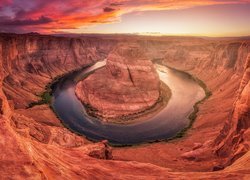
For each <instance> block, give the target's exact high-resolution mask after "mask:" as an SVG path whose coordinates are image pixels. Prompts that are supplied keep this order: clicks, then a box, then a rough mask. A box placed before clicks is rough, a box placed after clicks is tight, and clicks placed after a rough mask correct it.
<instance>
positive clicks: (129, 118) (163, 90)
mask: <svg viewBox="0 0 250 180" xmlns="http://www.w3.org/2000/svg"><path fill="white" fill-rule="evenodd" d="M171 94H172V93H171V89H170V88H169V87H168V86H167V85H166V84H165V83H163V82H162V81H161V83H160V96H159V98H158V100H157V102H156V103H155V104H154V105H153V106H151V107H149V108H147V109H144V110H142V111H140V112H137V113H133V114H128V115H123V116H121V117H118V118H104V117H102V116H100V115H99V113H98V111H97V110H96V109H95V108H93V107H91V106H90V105H89V104H84V103H83V104H84V107H85V108H86V112H87V114H88V115H89V116H90V117H94V118H97V119H99V120H100V121H103V122H105V123H111V124H123V125H126V124H132V123H138V122H141V121H144V120H147V119H149V118H150V117H153V116H154V115H155V114H157V113H158V112H160V111H161V110H162V109H163V108H164V107H166V106H167V104H168V101H169V99H170V98H171Z"/></svg>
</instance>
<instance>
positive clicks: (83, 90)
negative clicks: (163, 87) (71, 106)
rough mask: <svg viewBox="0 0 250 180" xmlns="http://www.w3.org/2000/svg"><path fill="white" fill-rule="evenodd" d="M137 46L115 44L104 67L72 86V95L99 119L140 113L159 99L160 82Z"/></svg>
mask: <svg viewBox="0 0 250 180" xmlns="http://www.w3.org/2000/svg"><path fill="white" fill-rule="evenodd" d="M144 51H145V50H143V49H142V47H140V46H138V44H118V45H117V47H116V48H114V50H113V51H112V52H111V53H110V54H109V55H108V57H107V64H106V67H104V68H102V69H100V70H97V71H96V72H94V73H93V74H91V75H89V76H88V77H87V78H86V79H84V80H82V81H80V82H79V83H78V84H77V86H76V90H75V92H76V95H77V96H78V98H79V99H80V100H81V101H82V102H83V103H84V104H88V105H90V106H92V107H93V108H94V109H96V110H97V111H96V112H95V114H96V115H99V116H101V117H103V118H118V117H121V116H124V115H129V114H133V113H138V112H141V111H143V110H145V109H148V108H150V107H151V106H153V105H154V104H155V103H156V102H157V100H158V99H159V92H160V80H159V77H158V74H157V72H156V70H155V68H154V66H153V63H152V62H151V61H150V60H149V59H148V58H147V57H146V56H145V52H144Z"/></svg>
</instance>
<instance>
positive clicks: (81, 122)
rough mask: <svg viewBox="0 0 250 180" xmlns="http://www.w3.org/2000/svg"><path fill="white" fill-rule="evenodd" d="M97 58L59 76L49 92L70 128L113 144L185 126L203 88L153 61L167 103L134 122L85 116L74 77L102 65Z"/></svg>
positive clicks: (147, 138)
mask: <svg viewBox="0 0 250 180" xmlns="http://www.w3.org/2000/svg"><path fill="white" fill-rule="evenodd" d="M105 64H106V61H102V62H99V63H98V64H95V65H94V66H91V67H90V68H87V69H85V70H83V71H81V72H77V73H73V74H71V75H69V76H66V77H64V78H63V79H61V80H60V81H59V82H58V83H57V84H56V86H55V89H54V92H53V103H52V106H53V108H54V110H55V111H56V113H57V114H58V116H59V117H60V119H61V120H62V121H63V123H64V124H65V125H66V126H68V127H69V128H70V129H72V130H74V131H76V132H78V133H80V134H83V135H85V136H86V137H88V138H90V139H93V140H103V139H107V140H108V141H109V142H111V143H116V144H137V143H142V142H146V141H154V140H160V139H167V138H170V137H173V136H174V135H176V134H177V133H178V132H179V131H180V130H182V129H183V128H185V127H186V126H188V124H189V119H188V118H187V117H188V116H189V114H190V113H191V112H192V111H193V105H194V104H195V103H196V102H197V101H199V100H201V99H202V98H203V97H204V96H205V92H204V90H203V89H202V88H201V87H200V86H199V85H198V84H197V83H196V82H195V81H194V80H193V79H192V78H191V77H190V76H189V75H188V74H185V73H182V72H179V71H176V70H173V69H169V68H167V67H164V66H158V65H157V69H158V70H157V71H158V73H159V76H160V79H161V80H162V81H163V82H164V83H166V84H167V85H168V86H169V88H170V89H171V91H172V97H171V98H170V100H169V103H168V105H167V106H166V107H165V108H164V109H163V110H162V111H160V112H159V113H158V114H156V115H155V116H154V117H152V118H150V119H148V120H146V121H143V122H137V123H135V124H128V125H118V124H108V123H103V122H101V121H98V120H96V119H93V118H91V117H88V116H87V115H86V112H85V109H84V107H83V105H82V104H81V102H80V101H79V100H78V99H77V97H76V95H75V92H74V90H75V85H76V82H75V81H74V79H79V78H80V77H83V76H84V75H85V74H86V73H88V72H90V71H92V70H94V69H96V68H99V67H102V66H104V65H105Z"/></svg>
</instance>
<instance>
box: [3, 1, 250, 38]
mask: <svg viewBox="0 0 250 180" xmlns="http://www.w3.org/2000/svg"><path fill="white" fill-rule="evenodd" d="M0 32H14V33H28V32H39V33H43V34H54V33H101V34H104V33H105V34H106V33H107V34H109V33H137V34H147V35H191V36H213V37H215V36H224V37H225V36H249V35H250V0H238V1H233V0H32V1H29V0H0Z"/></svg>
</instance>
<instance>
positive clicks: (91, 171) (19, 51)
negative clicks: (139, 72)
mask: <svg viewBox="0 0 250 180" xmlns="http://www.w3.org/2000/svg"><path fill="white" fill-rule="evenodd" d="M119 41H120V42H125V43H127V42H130V41H136V42H137V43H139V44H140V45H141V46H142V47H144V48H145V49H146V53H147V56H148V57H151V59H155V60H156V59H157V60H159V61H160V62H161V63H162V64H165V65H169V66H172V67H175V68H177V69H182V70H185V71H188V72H190V73H192V74H194V75H195V76H197V77H199V78H200V79H202V80H203V81H204V82H205V83H206V84H207V85H208V87H209V89H210V90H211V91H212V93H213V95H212V96H211V97H210V98H209V99H208V100H207V101H205V102H204V103H202V104H200V105H199V113H198V114H197V119H196V121H195V122H194V124H193V127H192V128H191V129H190V130H189V131H188V133H187V134H186V135H185V138H182V139H180V140H175V141H171V142H168V143H153V144H147V145H144V146H136V147H128V148H114V149H113V150H112V154H111V150H110V148H109V147H108V145H107V144H106V143H105V142H100V143H91V142H89V141H88V140H86V139H85V138H84V137H81V136H78V135H76V134H74V133H72V132H70V131H69V130H68V129H66V128H64V127H63V126H62V125H61V123H60V120H59V119H58V118H57V117H56V116H55V115H54V114H53V112H52V111H51V109H50V108H49V106H48V105H41V106H35V107H33V108H29V109H25V107H27V105H28V104H29V103H30V102H34V101H36V100H37V99H38V97H37V96H36V95H37V94H39V93H41V92H42V91H44V90H45V86H46V84H47V83H48V82H50V81H51V80H52V78H54V77H56V76H58V75H62V74H64V73H66V72H69V71H71V70H73V69H78V68H80V67H81V66H84V65H87V64H89V63H92V62H94V61H97V60H99V59H104V58H106V57H107V55H108V54H109V53H110V51H111V49H113V47H114V45H115V44H116V43H117V42H119ZM249 53H250V42H249V41H248V40H237V39H230V40H219V39H215V40H207V39H206V40H205V39H201V38H184V37H180V38H178V37H160V38H159V37H137V36H133V37H128V36H124V37H119V38H116V37H109V38H105V37H98V38H90V37H83V38H77V39H74V38H64V37H52V36H40V35H13V34H1V35H0V108H1V113H0V136H1V140H0V174H1V179H10V178H12V179H91V178H93V177H96V178H97V179H112V178H114V177H115V179H146V178H148V179H248V178H249V172H250V163H249V162H250V152H249V139H250V138H249ZM89 55H91V56H89ZM57 56H58V57H59V58H58V59H57V58H56V57H57ZM90 57H91V58H90ZM247 57H248V58H247ZM110 65H111V64H110ZM111 69H112V68H111ZM118 69H121V68H118ZM100 71H102V70H100ZM123 71H124V70H123V69H122V72H123ZM112 72H113V71H112ZM115 72H116V71H115ZM110 74H111V73H110ZM125 77H127V76H122V78H121V81H124V82H127V81H125V80H123V79H125ZM117 78H119V77H117ZM128 82H129V81H128ZM130 83H131V82H130ZM3 90H4V91H3ZM223 127H224V128H223ZM222 128H223V129H222ZM221 129H222V130H221ZM110 158H113V159H114V160H106V159H110ZM223 168H224V170H221V169H223ZM212 170H217V171H216V172H208V171H212ZM218 170H220V171H218Z"/></svg>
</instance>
